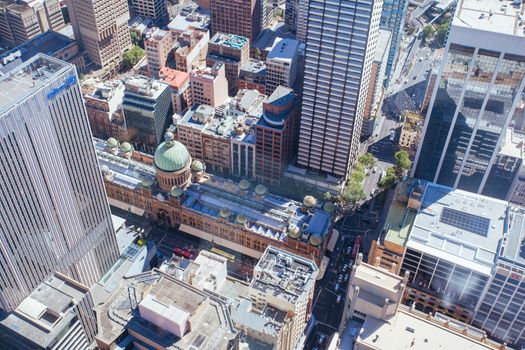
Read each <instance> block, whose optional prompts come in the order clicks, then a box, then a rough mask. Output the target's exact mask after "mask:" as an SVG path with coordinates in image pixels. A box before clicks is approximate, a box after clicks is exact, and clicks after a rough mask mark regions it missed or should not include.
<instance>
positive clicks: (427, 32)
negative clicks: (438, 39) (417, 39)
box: [423, 24, 436, 40]
mask: <svg viewBox="0 0 525 350" xmlns="http://www.w3.org/2000/svg"><path fill="white" fill-rule="evenodd" d="M435 33H436V30H435V29H434V27H433V26H432V25H431V24H427V25H426V26H425V27H424V28H423V36H424V37H425V40H430V39H432V37H434V34H435Z"/></svg>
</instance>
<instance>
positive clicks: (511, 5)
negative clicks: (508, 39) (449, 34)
mask: <svg viewBox="0 0 525 350" xmlns="http://www.w3.org/2000/svg"><path fill="white" fill-rule="evenodd" d="M524 8H525V5H523V4H521V2H520V1H517V2H516V1H508V0H505V1H500V0H461V1H460V2H459V3H458V5H457V10H456V14H455V16H454V20H453V22H452V24H453V25H454V26H458V27H465V28H472V29H478V30H482V31H487V32H494V33H500V34H505V35H512V36H518V37H521V38H523V37H525V30H524V28H525V27H524V24H523V15H524Z"/></svg>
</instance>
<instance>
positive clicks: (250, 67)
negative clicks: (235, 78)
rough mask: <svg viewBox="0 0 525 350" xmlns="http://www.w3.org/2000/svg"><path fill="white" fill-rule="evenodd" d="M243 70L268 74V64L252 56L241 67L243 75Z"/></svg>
mask: <svg viewBox="0 0 525 350" xmlns="http://www.w3.org/2000/svg"><path fill="white" fill-rule="evenodd" d="M243 71H244V72H249V73H252V74H260V75H266V64H265V63H264V61H260V60H256V59H254V58H250V60H249V61H248V62H246V63H245V64H244V65H243V66H242V67H241V71H240V73H239V74H240V75H242V73H243Z"/></svg>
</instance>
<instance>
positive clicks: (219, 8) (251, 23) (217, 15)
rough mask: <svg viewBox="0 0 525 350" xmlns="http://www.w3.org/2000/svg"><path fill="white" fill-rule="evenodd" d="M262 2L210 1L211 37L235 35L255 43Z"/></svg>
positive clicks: (259, 0)
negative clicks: (216, 34) (223, 34)
mask: <svg viewBox="0 0 525 350" xmlns="http://www.w3.org/2000/svg"><path fill="white" fill-rule="evenodd" d="M265 4H266V1H264V0H211V1H210V5H211V29H212V35H214V34H215V33H217V32H222V33H226V34H235V35H240V36H244V37H246V38H248V39H249V40H250V43H253V42H254V41H255V38H257V36H258V35H259V33H260V32H261V29H262V23H263V15H264V13H265V12H264V11H263V6H265Z"/></svg>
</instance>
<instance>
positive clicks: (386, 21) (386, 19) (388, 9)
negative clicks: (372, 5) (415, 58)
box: [379, 0, 409, 86]
mask: <svg viewBox="0 0 525 350" xmlns="http://www.w3.org/2000/svg"><path fill="white" fill-rule="evenodd" d="M408 3H409V1H408V0H384V2H383V11H382V12H381V22H380V24H379V27H380V28H381V29H386V30H389V31H391V32H392V43H391V45H390V49H389V51H388V62H387V65H386V72H385V86H387V85H388V82H389V81H390V74H391V71H392V66H394V65H395V63H396V62H397V56H398V54H399V46H400V45H401V39H402V36H403V27H404V26H405V18H406V15H407V10H408Z"/></svg>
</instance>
